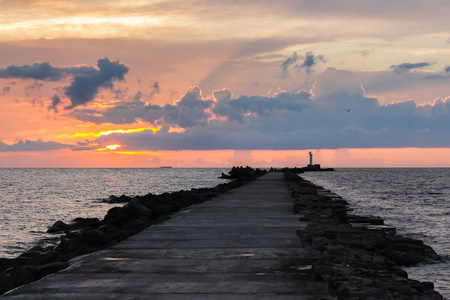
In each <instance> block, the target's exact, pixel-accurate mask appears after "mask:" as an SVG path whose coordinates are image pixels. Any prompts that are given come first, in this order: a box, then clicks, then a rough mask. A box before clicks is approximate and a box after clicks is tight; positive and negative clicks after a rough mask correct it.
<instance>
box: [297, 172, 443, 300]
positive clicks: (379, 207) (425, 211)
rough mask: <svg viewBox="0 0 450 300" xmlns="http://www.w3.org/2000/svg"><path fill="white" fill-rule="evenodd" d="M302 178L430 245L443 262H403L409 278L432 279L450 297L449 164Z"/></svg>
mask: <svg viewBox="0 0 450 300" xmlns="http://www.w3.org/2000/svg"><path fill="white" fill-rule="evenodd" d="M300 175H301V176H302V177H303V178H305V179H307V180H309V181H311V182H313V183H315V184H317V185H321V186H323V187H324V188H326V189H329V190H331V191H333V192H334V193H336V194H338V195H340V196H341V197H343V198H344V199H346V200H347V201H348V202H349V203H350V208H352V209H353V210H354V211H353V213H355V214H359V215H366V216H379V217H382V218H383V219H384V221H385V223H386V225H390V226H393V227H395V228H396V229H397V233H398V234H401V235H403V236H407V237H412V238H416V239H419V240H422V241H424V243H425V244H427V245H429V246H431V247H432V248H433V249H434V250H435V251H436V252H437V253H438V254H439V255H440V256H441V257H442V259H443V262H442V263H437V264H421V265H419V266H415V267H410V268H404V269H405V271H407V272H408V275H409V278H411V279H417V280H420V281H432V282H434V285H435V290H437V291H438V292H439V293H441V295H443V296H444V297H446V298H447V299H450V256H449V255H450V168H386V169H383V168H380V169H378V168H376V169H367V168H364V169H337V170H336V171H335V172H308V173H304V174H300Z"/></svg>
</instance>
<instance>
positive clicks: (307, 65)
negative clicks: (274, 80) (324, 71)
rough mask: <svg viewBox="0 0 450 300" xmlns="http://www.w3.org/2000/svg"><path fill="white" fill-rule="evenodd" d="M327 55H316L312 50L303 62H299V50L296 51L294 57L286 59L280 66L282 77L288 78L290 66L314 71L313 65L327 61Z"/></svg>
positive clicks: (310, 71) (307, 53) (309, 71)
mask: <svg viewBox="0 0 450 300" xmlns="http://www.w3.org/2000/svg"><path fill="white" fill-rule="evenodd" d="M326 61H327V60H326V59H325V56H323V55H317V56H316V55H314V54H313V53H312V52H306V54H305V59H304V60H303V63H301V64H298V63H297V62H298V55H297V52H294V54H293V55H292V57H289V58H288V59H286V60H285V61H284V62H283V63H282V64H281V66H280V68H281V74H280V78H286V77H287V76H288V75H289V73H288V71H289V67H291V66H294V67H295V68H296V69H305V71H306V73H312V71H313V70H312V67H313V66H314V65H316V64H317V63H319V62H326Z"/></svg>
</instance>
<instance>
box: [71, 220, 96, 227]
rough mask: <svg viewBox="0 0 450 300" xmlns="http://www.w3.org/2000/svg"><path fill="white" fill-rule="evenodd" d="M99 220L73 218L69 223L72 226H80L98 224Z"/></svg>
mask: <svg viewBox="0 0 450 300" xmlns="http://www.w3.org/2000/svg"><path fill="white" fill-rule="evenodd" d="M99 222H100V220H99V219H98V218H75V219H73V220H72V221H71V222H70V223H71V224H70V225H71V227H72V228H81V227H87V226H93V225H98V223H99Z"/></svg>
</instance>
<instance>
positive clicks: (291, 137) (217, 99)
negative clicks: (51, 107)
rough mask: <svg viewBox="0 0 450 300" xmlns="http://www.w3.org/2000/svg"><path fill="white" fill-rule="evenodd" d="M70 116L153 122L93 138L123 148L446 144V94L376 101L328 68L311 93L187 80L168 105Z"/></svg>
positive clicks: (449, 111)
mask: <svg viewBox="0 0 450 300" xmlns="http://www.w3.org/2000/svg"><path fill="white" fill-rule="evenodd" d="M346 109H351V111H350V112H348V111H347V110H346ZM72 116H73V117H75V118H77V119H80V120H83V121H87V122H94V123H97V124H101V123H115V124H124V123H134V122H137V121H138V120H143V121H146V122H151V123H153V124H155V125H157V126H160V127H161V129H160V130H159V131H157V132H155V133H154V132H152V131H150V130H147V131H142V132H139V133H130V134H111V135H108V136H102V137H100V138H99V139H97V140H96V141H95V142H96V143H99V144H100V145H107V144H109V143H120V144H121V145H123V148H122V149H128V150H214V149H235V150H250V149H252V150H300V149H337V148H393V147H424V148H427V147H450V140H449V139H448V136H450V99H442V98H441V99H437V100H436V101H434V102H433V103H428V104H425V105H417V104H416V103H415V102H413V101H406V102H398V103H394V104H389V105H381V104H380V103H379V101H378V100H377V99H375V98H371V97H367V96H366V95H365V94H364V90H363V89H362V87H361V84H360V83H359V81H358V80H357V79H356V78H355V76H354V74H353V73H352V72H349V71H344V70H337V69H334V68H328V69H327V70H326V71H325V72H324V73H322V74H320V75H319V76H318V78H317V80H316V82H315V88H314V89H313V90H312V92H311V93H308V92H305V91H299V92H296V93H287V92H281V93H278V94H275V95H273V96H253V97H249V96H240V97H238V98H235V99H233V98H232V94H231V91H230V90H228V89H223V90H220V91H215V92H214V93H213V95H212V97H210V98H205V97H203V96H202V94H201V91H200V89H199V88H198V87H194V88H192V89H189V90H188V91H187V92H186V94H185V95H184V96H183V97H182V98H181V99H180V100H179V101H178V102H177V103H175V104H173V105H169V104H167V105H164V106H159V105H155V104H148V105H146V104H145V102H144V101H142V100H141V99H136V98H135V99H131V100H130V101H124V102H122V103H121V104H120V105H118V106H116V107H112V108H108V109H105V110H95V111H94V110H86V109H84V110H83V109H77V110H75V111H74V112H73V114H72ZM171 128H182V129H183V130H184V131H183V132H180V131H178V132H174V131H173V130H170V129H171Z"/></svg>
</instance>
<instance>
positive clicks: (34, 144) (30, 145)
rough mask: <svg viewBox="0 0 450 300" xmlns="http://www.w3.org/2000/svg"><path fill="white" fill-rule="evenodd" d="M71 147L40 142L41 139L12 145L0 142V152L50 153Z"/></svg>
mask: <svg viewBox="0 0 450 300" xmlns="http://www.w3.org/2000/svg"><path fill="white" fill-rule="evenodd" d="M72 147H73V146H71V145H66V144H61V143H57V142H51V141H49V142H44V141H42V139H38V140H36V141H31V140H25V141H22V140H20V141H18V142H17V143H15V144H12V145H8V144H5V143H3V142H0V152H24V151H50V150H58V149H63V148H72Z"/></svg>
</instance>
